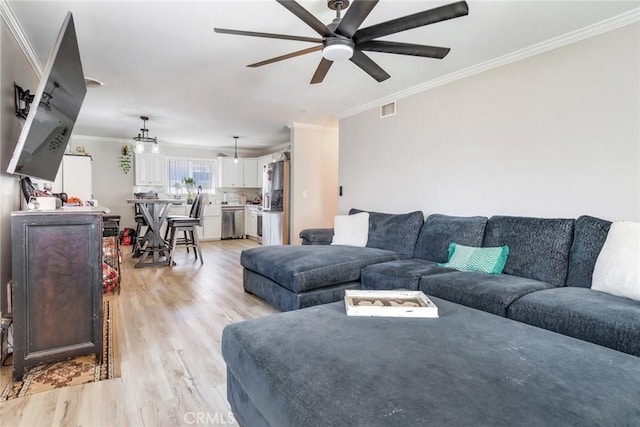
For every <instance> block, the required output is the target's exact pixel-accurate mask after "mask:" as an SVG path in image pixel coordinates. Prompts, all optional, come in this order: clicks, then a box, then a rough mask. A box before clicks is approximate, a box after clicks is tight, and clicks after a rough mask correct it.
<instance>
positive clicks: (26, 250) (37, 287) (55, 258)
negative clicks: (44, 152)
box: [11, 209, 103, 380]
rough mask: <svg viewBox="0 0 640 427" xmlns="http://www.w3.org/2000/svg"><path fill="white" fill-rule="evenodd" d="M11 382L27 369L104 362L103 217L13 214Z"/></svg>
mask: <svg viewBox="0 0 640 427" xmlns="http://www.w3.org/2000/svg"><path fill="white" fill-rule="evenodd" d="M11 242H12V267H13V281H14V283H15V285H14V290H13V299H14V304H13V322H14V340H13V343H14V350H13V378H14V380H20V379H21V378H22V376H23V373H24V370H25V368H28V367H31V366H35V365H39V364H43V363H51V362H56V361H59V360H64V359H69V358H72V357H76V356H81V355H86V354H92V353H95V355H96V357H97V358H98V359H101V358H102V338H103V337H102V326H103V325H102V212H101V211H99V210H87V211H80V210H78V211H69V210H65V209H58V210H55V211H41V212H38V211H18V212H12V213H11Z"/></svg>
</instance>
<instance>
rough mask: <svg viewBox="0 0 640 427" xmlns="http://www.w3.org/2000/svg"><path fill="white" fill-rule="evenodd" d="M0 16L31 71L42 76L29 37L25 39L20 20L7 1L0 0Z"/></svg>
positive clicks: (39, 76)
mask: <svg viewBox="0 0 640 427" xmlns="http://www.w3.org/2000/svg"><path fill="white" fill-rule="evenodd" d="M0 16H2V19H3V20H4V22H5V23H6V24H7V27H9V30H10V31H11V34H13V37H14V38H15V39H16V42H17V43H18V46H19V47H20V50H22V53H24V56H25V57H26V58H27V61H28V62H29V65H31V68H33V71H35V73H36V74H37V75H38V78H42V73H43V71H42V66H41V65H40V61H38V57H37V56H36V53H35V51H34V50H33V47H32V46H31V43H30V42H29V39H27V36H26V35H25V34H24V31H23V30H22V26H21V25H20V22H18V19H17V18H16V15H15V14H14V13H13V9H11V6H9V3H7V2H6V1H5V0H0Z"/></svg>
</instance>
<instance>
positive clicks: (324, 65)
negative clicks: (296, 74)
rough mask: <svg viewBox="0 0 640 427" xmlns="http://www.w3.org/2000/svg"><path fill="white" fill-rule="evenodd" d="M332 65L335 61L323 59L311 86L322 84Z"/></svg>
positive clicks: (312, 78)
mask: <svg viewBox="0 0 640 427" xmlns="http://www.w3.org/2000/svg"><path fill="white" fill-rule="evenodd" d="M332 65H333V61H329V60H328V59H326V58H322V61H320V63H319V64H318V68H316V72H315V73H313V77H311V84H312V85H313V84H316V83H322V81H323V80H324V77H325V76H326V75H327V73H328V72H329V68H331V66H332Z"/></svg>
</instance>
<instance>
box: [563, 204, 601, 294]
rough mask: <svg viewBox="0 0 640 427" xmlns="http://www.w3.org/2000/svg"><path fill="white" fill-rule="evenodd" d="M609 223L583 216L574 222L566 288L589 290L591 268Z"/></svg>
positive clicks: (591, 274) (594, 263)
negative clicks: (574, 287)
mask: <svg viewBox="0 0 640 427" xmlns="http://www.w3.org/2000/svg"><path fill="white" fill-rule="evenodd" d="M610 227H611V222H610V221H606V220H604V219H600V218H594V217H592V216H587V215H583V216H581V217H579V218H578V219H577V220H576V227H575V230H574V233H573V244H572V245H571V251H570V252H569V271H568V273H567V286H577V287H581V288H590V287H591V279H592V276H593V268H594V266H595V265H596V260H597V259H598V254H599V253H600V250H601V249H602V245H604V242H605V240H606V239H607V233H609V228H610Z"/></svg>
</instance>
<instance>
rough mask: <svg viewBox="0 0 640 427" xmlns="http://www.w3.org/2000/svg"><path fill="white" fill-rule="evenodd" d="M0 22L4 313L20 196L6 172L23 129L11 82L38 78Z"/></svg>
mask: <svg viewBox="0 0 640 427" xmlns="http://www.w3.org/2000/svg"><path fill="white" fill-rule="evenodd" d="M0 25H1V26H2V30H1V31H0V51H1V59H0V63H1V64H0V65H1V72H0V89H1V93H2V107H1V108H0V137H1V138H2V140H1V142H0V313H6V312H7V304H6V297H7V295H6V285H7V283H8V282H9V280H11V211H15V210H19V209H20V199H21V198H22V193H21V191H20V185H19V179H18V177H17V176H15V175H9V174H7V173H6V172H5V171H6V170H7V166H8V165H9V160H10V159H11V156H12V154H13V150H14V148H15V146H16V143H17V142H18V137H19V136H20V131H21V130H22V123H21V122H20V120H18V118H17V117H16V115H15V104H14V99H13V82H16V83H17V84H18V85H19V86H21V87H22V88H24V89H31V91H32V92H33V91H34V90H35V89H36V87H37V86H38V82H39V78H38V75H37V74H36V72H35V71H34V70H33V68H31V65H30V64H29V62H28V61H27V58H26V57H25V55H24V54H23V53H22V50H21V49H20V47H19V46H18V44H17V42H16V40H15V38H14V37H13V35H12V34H11V31H10V30H9V28H8V27H7V25H6V24H5V22H4V20H2V19H0Z"/></svg>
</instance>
